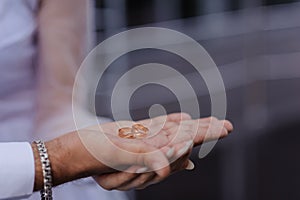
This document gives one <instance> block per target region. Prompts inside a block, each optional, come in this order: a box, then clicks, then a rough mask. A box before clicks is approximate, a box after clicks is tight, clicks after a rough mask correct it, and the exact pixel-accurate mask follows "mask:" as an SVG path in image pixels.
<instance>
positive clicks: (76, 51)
mask: <svg viewBox="0 0 300 200" xmlns="http://www.w3.org/2000/svg"><path fill="white" fill-rule="evenodd" d="M87 12H88V0H64V1H61V0H43V1H42V3H41V8H40V11H39V14H38V41H39V61H38V72H37V75H38V93H37V120H36V128H35V131H36V134H39V135H36V137H37V138H40V137H41V135H42V136H43V137H42V138H46V139H52V138H54V137H55V136H58V135H60V134H61V133H65V132H69V131H71V130H74V123H73V118H72V88H73V82H74V79H75V75H76V72H77V69H78V68H79V66H80V64H81V62H82V60H83V59H84V56H85V54H86V52H87V46H88V45H87V38H88V31H87V30H88V27H87V26H88V25H87V21H88V13H87ZM49 132H51V134H52V135H45V134H48V133H49Z"/></svg>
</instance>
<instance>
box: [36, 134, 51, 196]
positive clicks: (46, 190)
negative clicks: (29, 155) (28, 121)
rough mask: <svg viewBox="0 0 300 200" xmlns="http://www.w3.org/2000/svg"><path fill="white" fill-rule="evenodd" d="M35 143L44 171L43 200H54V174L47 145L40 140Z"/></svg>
mask: <svg viewBox="0 0 300 200" xmlns="http://www.w3.org/2000/svg"><path fill="white" fill-rule="evenodd" d="M34 143H35V144H36V146H37V149H38V151H39V154H40V159H41V163H42V170H43V180H44V187H43V189H42V190H41V199H42V200H52V199H53V198H52V174H51V165H50V160H49V156H48V153H47V149H46V146H45V143H44V142H42V141H40V140H37V141H34Z"/></svg>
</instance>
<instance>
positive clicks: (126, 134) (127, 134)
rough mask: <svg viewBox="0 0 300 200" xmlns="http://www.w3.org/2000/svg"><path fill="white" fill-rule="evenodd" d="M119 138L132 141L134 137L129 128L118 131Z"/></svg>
mask: <svg viewBox="0 0 300 200" xmlns="http://www.w3.org/2000/svg"><path fill="white" fill-rule="evenodd" d="M119 137H121V138H128V139H133V138H134V137H135V136H134V134H133V133H132V132H131V128H129V127H124V128H120V129H119Z"/></svg>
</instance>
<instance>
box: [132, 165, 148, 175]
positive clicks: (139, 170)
mask: <svg viewBox="0 0 300 200" xmlns="http://www.w3.org/2000/svg"><path fill="white" fill-rule="evenodd" d="M147 170H148V167H142V168H139V169H137V170H136V171H135V173H137V174H141V173H145V172H146V171H147Z"/></svg>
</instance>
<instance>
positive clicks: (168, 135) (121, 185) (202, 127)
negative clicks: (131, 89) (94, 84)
mask: <svg viewBox="0 0 300 200" xmlns="http://www.w3.org/2000/svg"><path fill="white" fill-rule="evenodd" d="M133 123H134V122H129V121H123V122H119V125H121V127H122V126H131V125H132V124H133ZM137 123H141V124H143V125H145V126H148V127H149V128H150V130H152V132H154V133H155V132H158V133H157V134H154V136H153V137H150V138H147V139H143V141H144V142H145V143H147V144H150V145H153V146H155V147H157V148H161V149H162V151H163V152H164V153H165V154H166V155H168V153H169V155H168V157H169V160H170V162H172V161H175V162H172V164H171V170H172V172H176V171H179V170H182V169H185V168H186V167H187V166H189V168H193V163H191V161H190V160H188V157H189V155H190V152H191V147H192V146H191V144H189V141H190V140H193V142H194V143H195V145H199V144H202V143H203V142H204V141H209V140H213V139H218V138H219V137H225V136H226V135H227V134H228V133H229V132H230V131H232V129H233V127H232V125H231V123H230V122H229V121H227V120H217V119H216V118H213V117H210V118H203V119H198V120H191V117H190V116H189V115H187V114H184V113H181V114H180V113H177V114H171V115H168V116H161V117H157V118H154V119H147V120H143V121H139V122H137ZM102 127H103V130H105V132H109V133H112V134H116V133H117V129H118V128H119V127H118V126H117V124H115V123H110V124H105V125H104V126H102ZM152 134H153V133H152ZM186 143H187V144H186ZM185 144H186V145H185ZM166 145H167V146H166ZM172 145H173V147H171V146H172ZM172 149H173V150H172ZM180 149H181V150H180ZM170 152H173V154H174V155H173V156H170ZM175 152H177V154H176V153H175ZM130 170H132V169H130ZM139 172H140V173H141V172H143V171H139ZM95 180H96V181H97V182H98V184H99V185H101V186H102V187H104V188H105V189H108V190H112V189H118V190H129V189H132V188H138V189H139V188H144V187H146V186H148V185H150V184H153V183H156V182H158V179H157V177H156V175H155V173H153V172H147V173H143V174H139V173H127V172H115V173H111V174H104V175H101V176H97V177H95Z"/></svg>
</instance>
